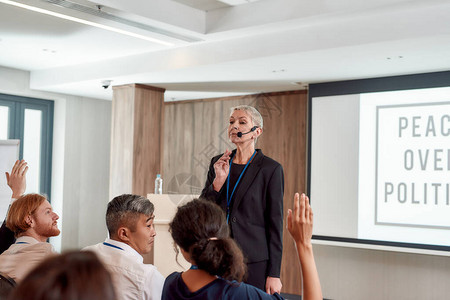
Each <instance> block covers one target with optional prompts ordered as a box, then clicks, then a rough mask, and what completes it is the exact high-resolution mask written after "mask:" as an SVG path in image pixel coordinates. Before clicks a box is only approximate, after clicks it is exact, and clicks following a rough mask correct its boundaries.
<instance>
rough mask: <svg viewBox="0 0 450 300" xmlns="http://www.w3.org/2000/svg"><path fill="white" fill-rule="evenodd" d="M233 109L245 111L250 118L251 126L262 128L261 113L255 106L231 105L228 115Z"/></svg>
mask: <svg viewBox="0 0 450 300" xmlns="http://www.w3.org/2000/svg"><path fill="white" fill-rule="evenodd" d="M235 110H242V111H245V112H246V113H247V114H248V115H249V116H250V118H251V119H252V123H253V126H257V127H258V128H261V129H262V128H263V125H264V124H263V118H262V116H261V114H260V113H259V111H258V110H257V109H256V108H254V107H253V106H248V105H238V106H235V107H232V108H231V112H230V117H231V115H232V114H233V112H234V111H235Z"/></svg>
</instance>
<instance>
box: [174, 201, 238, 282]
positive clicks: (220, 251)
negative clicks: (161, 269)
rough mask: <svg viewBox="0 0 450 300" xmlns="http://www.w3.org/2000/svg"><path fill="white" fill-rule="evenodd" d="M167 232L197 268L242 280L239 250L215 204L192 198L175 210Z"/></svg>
mask: <svg viewBox="0 0 450 300" xmlns="http://www.w3.org/2000/svg"><path fill="white" fill-rule="evenodd" d="M169 231H170V233H171V235H172V238H173V240H174V241H175V243H176V244H177V245H178V246H180V247H181V248H182V249H183V250H184V251H186V252H188V253H189V254H190V256H191V259H192V260H193V261H194V262H195V264H196V265H197V266H198V268H199V269H201V270H204V271H207V272H208V273H209V274H211V275H218V276H221V277H223V278H225V279H228V280H238V281H241V280H242V279H243V277H244V275H245V272H246V266H245V264H244V258H243V254H242V251H241V250H240V249H239V247H238V246H237V244H236V243H235V242H234V240H233V239H231V238H230V234H229V229H228V225H227V223H226V220H225V215H224V213H223V211H222V209H221V208H220V207H219V206H217V205H216V204H214V203H212V202H210V201H205V200H199V199H194V200H193V201H190V202H188V203H186V204H185V205H183V206H180V207H178V210H177V213H176V214H175V217H174V218H173V220H172V222H171V223H170V224H169Z"/></svg>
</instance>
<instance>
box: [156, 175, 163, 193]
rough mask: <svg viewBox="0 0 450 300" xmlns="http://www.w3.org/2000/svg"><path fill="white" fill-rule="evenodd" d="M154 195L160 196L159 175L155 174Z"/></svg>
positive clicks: (160, 182)
mask: <svg viewBox="0 0 450 300" xmlns="http://www.w3.org/2000/svg"><path fill="white" fill-rule="evenodd" d="M155 194H159V195H161V194H162V178H161V174H156V179H155Z"/></svg>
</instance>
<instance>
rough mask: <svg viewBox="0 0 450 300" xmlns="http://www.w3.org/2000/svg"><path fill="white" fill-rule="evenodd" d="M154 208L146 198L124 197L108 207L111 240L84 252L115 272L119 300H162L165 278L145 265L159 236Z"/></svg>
mask: <svg viewBox="0 0 450 300" xmlns="http://www.w3.org/2000/svg"><path fill="white" fill-rule="evenodd" d="M153 211H154V206H153V204H152V203H151V202H150V201H149V200H148V199H146V198H145V197H142V196H137V195H121V196H117V197H115V198H114V199H113V200H111V202H109V204H108V208H107V211H106V226H107V227H108V231H109V236H110V238H109V239H106V240H105V242H103V243H99V244H96V245H93V246H89V247H86V248H84V250H90V251H93V252H95V253H96V254H97V255H98V256H99V258H100V259H101V261H102V262H103V263H104V264H105V266H106V267H107V268H108V270H109V271H110V272H111V275H112V278H113V283H114V286H115V290H116V294H117V298H118V299H130V300H131V299H133V300H137V299H153V300H156V299H161V291H162V286H163V284H164V277H163V276H162V275H161V274H160V273H159V272H158V270H157V269H156V267H155V266H153V265H150V264H144V263H143V257H142V255H143V254H147V253H149V252H150V250H151V248H152V245H153V241H154V238H155V235H156V232H155V229H154V227H153V219H154V215H153Z"/></svg>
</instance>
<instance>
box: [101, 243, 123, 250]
mask: <svg viewBox="0 0 450 300" xmlns="http://www.w3.org/2000/svg"><path fill="white" fill-rule="evenodd" d="M103 245H105V246H108V247H111V248H116V249H119V250H122V251H123V249H122V248H120V247H118V246H116V245H113V244H110V243H107V242H103Z"/></svg>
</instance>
